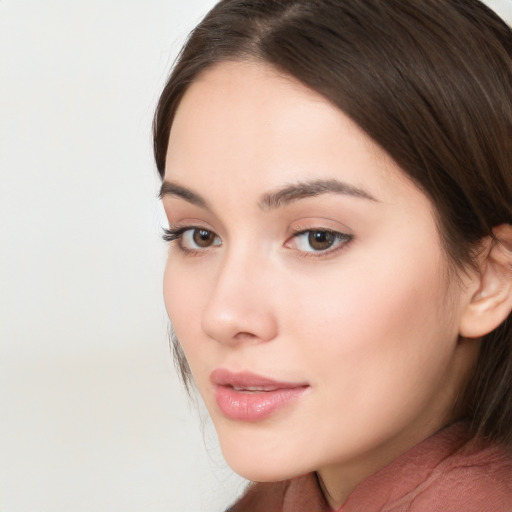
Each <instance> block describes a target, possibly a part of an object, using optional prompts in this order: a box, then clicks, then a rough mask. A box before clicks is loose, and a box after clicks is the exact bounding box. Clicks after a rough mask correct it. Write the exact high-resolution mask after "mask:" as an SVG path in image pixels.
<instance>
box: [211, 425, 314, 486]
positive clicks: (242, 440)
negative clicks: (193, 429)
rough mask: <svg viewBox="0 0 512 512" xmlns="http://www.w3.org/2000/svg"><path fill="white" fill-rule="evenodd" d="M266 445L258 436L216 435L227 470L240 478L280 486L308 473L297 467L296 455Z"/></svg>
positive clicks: (271, 444) (274, 442) (273, 444)
mask: <svg viewBox="0 0 512 512" xmlns="http://www.w3.org/2000/svg"><path fill="white" fill-rule="evenodd" d="M273 437H274V438H273V440H272V441H273V442H272V443H265V441H264V440H263V439H261V438H259V439H258V436H256V438H255V437H252V439H251V437H250V436H243V435H240V436H237V434H236V433H229V434H228V433H226V434H224V435H219V441H220V447H221V450H222V454H223V456H224V459H225V460H226V462H227V464H228V466H229V467H230V468H231V469H232V470H233V471H234V472H235V473H237V474H238V475H240V476H241V477H243V478H245V479H247V480H251V481H253V482H279V481H282V480H288V479H290V478H294V477H296V476H299V475H302V474H305V473H308V472H310V471H311V470H308V469H307V468H302V467H301V465H300V464H299V463H298V459H300V457H298V455H297V454H298V453H300V451H296V450H293V449H291V447H289V446H285V445H284V443H282V442H280V443H279V444H280V445H281V446H276V441H278V436H273Z"/></svg>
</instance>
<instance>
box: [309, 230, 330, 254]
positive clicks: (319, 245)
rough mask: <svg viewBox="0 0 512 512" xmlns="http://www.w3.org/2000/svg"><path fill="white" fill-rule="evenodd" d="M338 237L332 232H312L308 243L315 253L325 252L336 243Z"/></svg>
mask: <svg viewBox="0 0 512 512" xmlns="http://www.w3.org/2000/svg"><path fill="white" fill-rule="evenodd" d="M335 240H336V237H335V236H334V234H333V233H331V232H330V231H310V232H309V235H308V243H309V245H310V247H311V248H312V249H314V250H315V251H325V250H326V249H329V248H330V247H331V246H332V244H333V243H334V242H335Z"/></svg>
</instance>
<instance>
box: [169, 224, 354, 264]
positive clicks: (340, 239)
mask: <svg viewBox="0 0 512 512" xmlns="http://www.w3.org/2000/svg"><path fill="white" fill-rule="evenodd" d="M195 230H205V231H208V232H210V233H212V234H213V235H215V233H214V232H213V231H210V230H208V229H205V228H203V227H201V226H180V227H170V228H164V229H163V231H164V232H163V235H162V238H163V240H164V241H165V242H168V243H172V242H176V241H178V247H179V249H180V251H182V252H183V253H184V254H187V255H188V254H190V255H199V254H200V253H204V252H206V251H207V250H208V249H209V247H208V248H204V249H189V248H187V247H184V246H183V245H182V244H181V243H180V242H181V241H182V239H183V235H184V234H185V233H186V232H187V231H195ZM308 233H310V234H311V233H324V234H327V235H330V236H332V237H333V238H334V240H333V243H334V244H336V245H335V246H334V247H333V248H331V247H329V248H327V249H326V250H319V251H315V250H312V251H304V250H302V251H301V250H300V249H299V250H298V252H299V254H300V256H301V257H304V258H321V257H322V256H324V257H325V256H330V255H334V254H335V253H337V252H338V251H340V250H343V249H344V248H346V246H347V245H348V244H349V243H350V242H351V241H352V240H353V238H354V237H353V235H349V234H347V233H341V232H339V231H333V230H330V229H321V228H310V229H301V230H297V231H294V232H293V233H292V236H291V237H290V238H289V239H288V240H287V242H286V243H288V241H289V240H293V239H298V237H300V236H302V235H305V234H308ZM215 236H217V235H215ZM285 245H286V244H285ZM213 247H215V246H213Z"/></svg>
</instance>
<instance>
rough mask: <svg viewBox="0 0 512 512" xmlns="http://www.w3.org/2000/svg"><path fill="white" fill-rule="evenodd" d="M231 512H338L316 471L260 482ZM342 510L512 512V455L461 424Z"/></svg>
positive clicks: (367, 484)
mask: <svg viewBox="0 0 512 512" xmlns="http://www.w3.org/2000/svg"><path fill="white" fill-rule="evenodd" d="M227 512H333V510H332V509H331V508H330V507H329V505H328V504H327V502H326V500H325V498H324V496H323V494H322V491H321V490H320V487H319V483H318V479H317V477H316V475H315V474H314V473H311V474H308V475H305V476H301V477H298V478H294V479H292V480H287V481H285V482H277V483H255V484H252V485H250V486H249V488H248V490H247V492H246V494H245V495H244V496H243V497H242V498H241V499H240V500H239V501H238V502H237V503H236V504H235V505H234V506H232V507H231V508H230V509H228V511H227ZM337 512H512V454H511V453H510V451H508V450H506V449H505V448H504V447H501V446H498V445H495V444H490V443H487V442H485V441H484V440H483V439H473V440H468V435H467V433H466V429H465V427H464V425H463V424H461V423H458V424H455V425H452V426H450V427H448V428H446V429H443V430H441V431H440V432H438V433H437V434H435V435H433V436H432V437H429V438H428V439H426V440H425V441H423V442H422V443H420V444H418V445H417V446H415V447H413V448H412V449H411V450H409V451H408V452H407V453H405V454H403V455H402V456H400V457H399V458H397V459H396V460H394V461H393V462H391V463H390V464H388V465H387V466H385V467H384V468H382V469H381V470H379V471H377V472H376V473H374V474H373V475H371V476H370V477H369V478H367V479H366V480H364V481H363V482H361V483H360V484H359V485H358V486H357V487H356V488H355V489H354V491H353V492H352V494H350V496H349V497H348V499H347V501H346V502H345V504H344V505H343V506H342V507H341V508H340V509H338V511H337Z"/></svg>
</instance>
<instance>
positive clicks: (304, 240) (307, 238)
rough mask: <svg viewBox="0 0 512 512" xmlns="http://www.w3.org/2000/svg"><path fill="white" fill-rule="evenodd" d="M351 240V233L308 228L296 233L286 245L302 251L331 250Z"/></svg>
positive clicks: (318, 251)
mask: <svg viewBox="0 0 512 512" xmlns="http://www.w3.org/2000/svg"><path fill="white" fill-rule="evenodd" d="M350 240H352V236H351V235H347V234H346V233H339V232H337V231H330V230H326V229H310V230H307V231H301V232H299V233H296V234H295V235H294V236H293V238H292V239H291V241H290V242H287V246H290V245H292V246H293V247H292V248H294V249H298V250H299V251H302V252H309V253H314V252H317V253H321V252H331V251H333V250H335V249H336V248H337V247H339V246H341V245H343V244H345V243H347V242H349V241H350Z"/></svg>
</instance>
